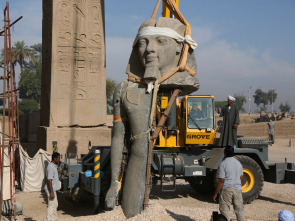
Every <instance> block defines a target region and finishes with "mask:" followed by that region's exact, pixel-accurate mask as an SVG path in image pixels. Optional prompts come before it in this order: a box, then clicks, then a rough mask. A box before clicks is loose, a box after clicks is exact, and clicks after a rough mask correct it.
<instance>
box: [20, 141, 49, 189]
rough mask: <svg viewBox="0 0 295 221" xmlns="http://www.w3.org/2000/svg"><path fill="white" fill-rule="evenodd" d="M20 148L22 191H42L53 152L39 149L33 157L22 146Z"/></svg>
mask: <svg viewBox="0 0 295 221" xmlns="http://www.w3.org/2000/svg"><path fill="white" fill-rule="evenodd" d="M19 150H20V171H21V179H20V180H21V181H20V182H21V188H22V191H23V192H33V191H41V190H42V189H43V187H44V184H45V179H44V178H45V169H46V167H47V165H48V164H49V163H50V161H51V154H49V153H48V152H46V151H45V150H42V149H39V151H38V152H37V153H36V154H35V156H34V157H33V158H31V157H29V155H28V154H27V152H26V151H25V150H24V149H23V148H22V147H21V146H20V148H19Z"/></svg>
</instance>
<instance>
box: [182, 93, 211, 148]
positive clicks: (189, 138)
mask: <svg viewBox="0 0 295 221" xmlns="http://www.w3.org/2000/svg"><path fill="white" fill-rule="evenodd" d="M180 103H181V105H180V106H181V116H180V117H181V125H180V127H181V128H183V131H185V134H184V137H185V144H200V145H203V144H204V145H205V144H213V143H214V138H215V117H214V97H213V96H185V97H183V98H182V99H181V101H180Z"/></svg>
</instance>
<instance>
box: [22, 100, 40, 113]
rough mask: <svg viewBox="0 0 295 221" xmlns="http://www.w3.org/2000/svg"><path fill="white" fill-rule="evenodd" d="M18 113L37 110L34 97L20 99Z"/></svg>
mask: <svg viewBox="0 0 295 221" xmlns="http://www.w3.org/2000/svg"><path fill="white" fill-rule="evenodd" d="M19 110H20V113H24V114H26V113H30V112H34V111H38V110H39V104H38V103H37V101H36V100H34V99H22V100H21V101H20V102H19Z"/></svg>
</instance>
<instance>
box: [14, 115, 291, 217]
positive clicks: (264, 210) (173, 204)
mask: <svg viewBox="0 0 295 221" xmlns="http://www.w3.org/2000/svg"><path fill="white" fill-rule="evenodd" d="M286 122H287V124H286V125H290V122H291V124H292V125H293V121H291V120H289V121H286ZM294 122H295V121H294ZM264 124H265V123H259V124H254V123H250V122H249V123H248V122H245V123H243V124H242V125H241V128H242V129H241V130H240V131H242V130H244V129H243V127H246V128H248V129H249V127H251V128H256V129H257V128H259V127H261V128H264V127H265V125H264ZM280 124H282V122H281V123H280ZM249 125H250V126H249ZM283 126H284V125H282V127H283ZM288 129H289V130H291V131H288V133H290V134H287V135H285V134H282V135H278V136H277V138H276V142H275V144H274V145H272V146H269V160H271V161H280V162H282V161H284V160H285V158H286V157H287V158H288V162H295V147H288V146H289V142H290V139H294V138H295V135H293V133H295V132H294V131H295V127H293V128H292V129H291V128H288ZM259 131H260V130H259ZM260 132H261V134H259V136H257V137H266V136H267V134H265V131H264V132H263V131H260ZM279 134H280V133H279ZM253 135H257V131H256V130H253V131H252V134H250V135H249V136H251V137H255V136H253ZM293 136H294V137H293ZM58 198H59V207H58V217H59V220H87V221H90V220H114V221H115V220H116V221H118V220H126V219H125V217H124V214H123V212H122V209H121V207H120V206H118V207H116V208H115V210H113V211H106V212H102V213H100V214H98V215H92V207H93V203H92V202H93V199H92V196H91V195H84V196H83V197H82V198H81V200H80V202H79V203H78V204H77V203H74V202H72V201H71V200H70V197H69V194H68V193H67V192H65V193H61V194H59V196H58ZM17 201H18V202H22V203H23V207H24V210H23V215H22V216H17V217H16V218H17V220H26V221H30V220H37V221H38V220H45V217H46V209H47V204H46V201H45V200H44V195H43V193H40V192H33V193H24V192H18V193H17ZM281 209H288V210H290V211H292V212H293V213H294V214H295V185H293V184H272V183H268V182H265V183H264V188H263V191H262V193H261V195H260V197H259V198H258V199H257V200H255V201H254V202H252V203H251V204H248V205H245V214H246V218H247V220H265V221H266V220H268V221H272V220H277V213H278V211H279V210H281ZM212 211H218V204H216V203H214V202H212V200H211V196H209V195H202V194H198V193H196V192H195V191H194V190H193V189H192V188H191V187H190V186H189V184H188V183H186V182H185V181H183V180H179V181H178V185H177V189H176V191H175V192H169V193H167V192H162V191H161V190H160V186H159V185H156V186H153V189H152V192H151V194H150V201H149V207H148V208H147V209H146V210H144V212H143V213H142V214H139V215H137V216H136V217H134V218H132V219H130V220H161V221H162V220H164V221H166V220H167V221H170V220H185V221H192V220H200V221H203V220H210V216H211V214H212ZM233 218H234V214H233Z"/></svg>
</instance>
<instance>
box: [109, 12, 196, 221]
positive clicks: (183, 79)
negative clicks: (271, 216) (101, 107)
mask: <svg viewBox="0 0 295 221" xmlns="http://www.w3.org/2000/svg"><path fill="white" fill-rule="evenodd" d="M185 28H186V26H185V25H183V24H182V23H181V22H179V21H178V20H175V19H170V18H159V19H158V20H156V19H149V20H147V21H145V22H144V23H143V24H142V25H141V27H140V28H139V31H138V35H137V36H136V39H135V41H134V44H133V51H132V53H131V56H130V60H129V63H128V66H127V71H126V72H127V74H128V75H129V78H128V80H126V81H123V82H121V83H120V84H119V85H118V86H117V88H116V89H115V92H114V126H113V134H112V146H111V167H112V178H111V186H110V189H109V191H108V193H107V196H106V202H105V203H106V207H107V208H109V209H113V208H114V207H115V203H116V200H117V197H118V192H119V189H120V186H121V183H120V182H119V177H120V175H121V169H122V157H123V154H122V153H123V148H124V146H127V148H128V149H130V150H129V151H130V152H129V161H128V167H127V171H126V175H125V178H124V185H123V193H122V194H123V195H122V207H123V211H124V214H125V215H126V216H127V217H132V216H135V215H137V214H138V213H140V212H141V211H142V209H143V201H144V191H145V179H146V178H145V177H146V166H147V165H146V164H147V153H148V133H149V131H150V125H149V118H150V114H151V104H152V95H151V93H150V91H151V88H152V84H153V82H154V81H155V80H156V79H159V80H160V81H159V82H161V84H160V86H159V93H171V91H173V90H174V89H181V95H186V94H189V93H191V92H193V91H196V90H197V89H198V87H199V83H198V81H197V79H195V78H194V77H193V76H192V74H191V73H189V71H190V72H196V68H197V66H196V60H195V54H194V51H193V49H192V48H190V49H189V53H188V58H187V62H186V67H187V68H186V69H185V70H184V71H177V72H176V73H174V74H173V75H172V76H171V77H169V78H167V79H166V78H165V76H166V74H167V73H169V72H171V71H172V70H174V69H175V68H176V67H177V66H178V65H179V61H180V58H181V55H182V53H181V52H182V48H183V46H184V43H187V42H184V41H185V40H184V33H185ZM188 40H191V39H188ZM195 46H196V44H195V43H194V42H193V41H191V47H195ZM187 70H189V71H187ZM156 86H157V85H156Z"/></svg>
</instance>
